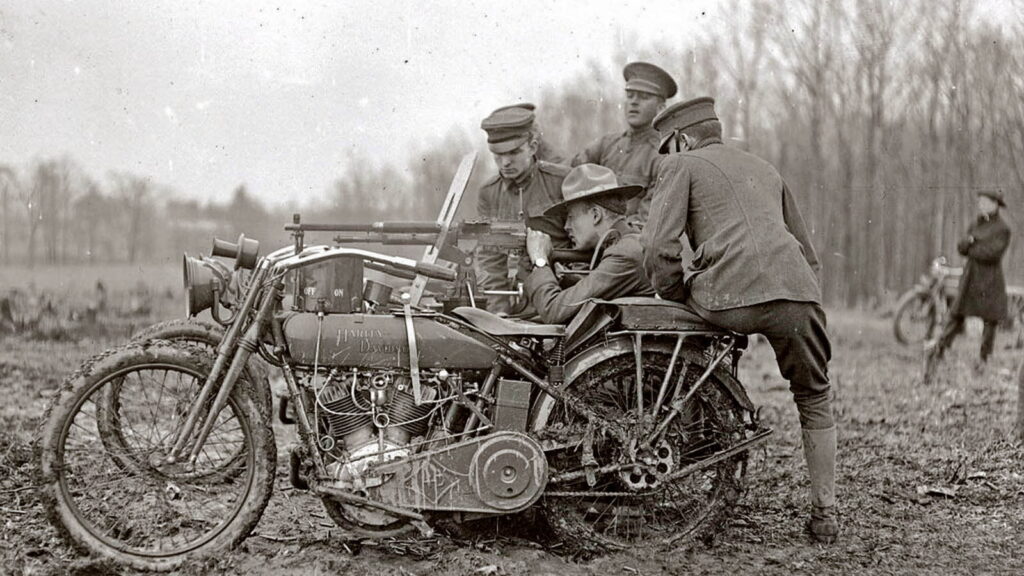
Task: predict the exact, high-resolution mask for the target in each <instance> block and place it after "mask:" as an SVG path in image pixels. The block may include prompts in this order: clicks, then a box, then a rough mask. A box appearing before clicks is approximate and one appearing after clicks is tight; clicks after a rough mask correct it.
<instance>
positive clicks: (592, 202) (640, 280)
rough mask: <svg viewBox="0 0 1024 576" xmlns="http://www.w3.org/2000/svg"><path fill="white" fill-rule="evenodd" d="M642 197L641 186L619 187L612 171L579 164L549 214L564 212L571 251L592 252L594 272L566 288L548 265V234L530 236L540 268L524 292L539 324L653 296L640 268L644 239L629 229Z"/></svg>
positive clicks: (530, 249)
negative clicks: (596, 305)
mask: <svg viewBox="0 0 1024 576" xmlns="http://www.w3.org/2000/svg"><path fill="white" fill-rule="evenodd" d="M641 192H643V187H641V186H620V185H619V183H618V181H617V180H616V178H615V173H614V172H612V171H611V169H610V168H605V167H604V166H598V165H596V164H581V165H579V166H577V167H575V168H573V169H572V170H571V171H570V172H569V174H568V175H567V176H566V177H565V181H563V182H562V196H563V197H564V198H565V199H564V200H563V201H562V202H561V203H559V204H556V205H554V206H552V207H551V208H549V209H548V212H554V211H563V210H564V212H565V230H566V231H567V232H568V233H569V238H570V239H571V240H572V244H573V248H575V249H577V250H593V251H594V258H593V260H592V261H591V266H590V268H591V270H590V273H589V274H587V275H586V276H585V277H584V278H583V279H582V280H580V281H579V282H577V283H576V284H574V285H573V286H571V287H569V288H566V289H563V288H562V287H560V286H559V283H558V279H557V278H556V277H555V274H554V272H552V270H551V266H549V265H547V260H548V257H549V256H550V251H551V244H550V242H548V241H547V237H546V235H545V234H544V233H543V232H540V231H536V230H531V231H530V232H529V235H528V237H527V241H526V250H527V253H528V254H529V256H530V260H531V262H534V263H535V264H536V266H535V268H534V269H533V272H531V273H530V276H529V277H528V278H527V279H526V283H525V286H524V287H525V290H526V293H527V294H528V295H529V297H530V302H531V303H532V304H533V306H534V308H536V309H537V313H538V314H539V315H540V317H541V320H543V321H544V322H546V323H548V324H562V323H565V322H568V321H569V320H571V319H572V317H573V316H574V315H575V314H576V312H577V311H578V310H579V308H580V306H582V305H583V304H584V303H585V302H586V301H587V300H588V299H590V298H601V299H606V300H610V299H612V298H619V297H621V296H653V295H654V290H653V289H652V288H651V285H650V283H648V282H647V278H646V277H645V276H644V271H643V268H642V267H641V257H642V252H641V248H640V235H639V234H637V233H636V232H635V231H634V230H633V229H632V228H630V227H629V226H627V225H626V207H627V205H628V202H629V200H630V199H631V198H633V197H634V196H636V195H637V194H640V193H641Z"/></svg>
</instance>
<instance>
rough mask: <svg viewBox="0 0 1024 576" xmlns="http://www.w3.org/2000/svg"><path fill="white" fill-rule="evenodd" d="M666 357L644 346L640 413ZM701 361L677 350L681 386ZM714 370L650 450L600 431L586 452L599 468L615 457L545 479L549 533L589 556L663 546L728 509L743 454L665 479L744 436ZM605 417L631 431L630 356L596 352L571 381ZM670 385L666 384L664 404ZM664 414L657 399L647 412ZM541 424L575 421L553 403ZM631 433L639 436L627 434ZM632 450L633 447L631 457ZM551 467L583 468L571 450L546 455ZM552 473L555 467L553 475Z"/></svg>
mask: <svg viewBox="0 0 1024 576" xmlns="http://www.w3.org/2000/svg"><path fill="white" fill-rule="evenodd" d="M669 358H670V356H669V355H668V354H660V353H650V352H648V353H645V356H644V362H643V374H644V377H643V386H642V391H643V406H644V409H645V410H646V411H647V413H648V414H650V411H651V410H652V407H653V406H654V404H655V400H656V398H657V395H658V391H659V387H660V386H661V382H662V380H663V379H664V376H665V370H666V368H667V366H668V364H669ZM706 365H707V360H706V359H705V358H704V356H703V355H702V354H701V353H700V352H699V351H697V350H691V349H683V350H682V351H681V353H680V357H679V359H678V360H677V364H676V372H675V374H676V376H674V377H673V379H675V380H676V382H677V383H679V382H681V383H682V386H683V389H682V392H683V393H685V392H686V390H687V389H689V386H691V385H692V384H693V383H694V382H695V381H696V380H697V379H698V378H699V377H700V374H701V373H702V372H703V370H704V366H706ZM727 377H728V376H727V375H726V374H725V373H724V372H722V373H718V372H716V373H715V374H714V375H712V377H711V379H710V380H709V381H707V382H705V383H704V384H703V385H702V386H701V388H700V389H699V390H698V391H697V393H696V394H695V395H694V396H693V397H691V398H690V400H689V401H688V402H687V405H686V408H685V410H684V411H682V412H681V413H680V414H679V416H677V417H676V418H675V419H674V420H673V422H672V424H671V425H669V427H668V428H667V429H666V431H665V433H664V435H663V436H662V437H661V439H660V440H659V441H658V442H656V443H655V444H654V445H653V446H652V447H651V448H650V449H647V450H642V451H638V450H636V444H635V442H631V444H632V445H631V446H627V445H623V444H622V443H620V442H618V441H617V440H614V439H613V438H611V437H610V436H609V435H604V436H600V435H599V436H597V437H596V438H595V442H594V457H595V459H596V460H597V462H598V465H599V466H606V465H609V464H622V465H625V466H624V467H623V468H622V469H621V470H618V471H615V472H611V473H606V474H603V475H597V476H596V480H597V483H596V484H595V485H594V486H589V485H588V483H587V482H586V480H585V479H582V478H581V479H580V480H578V481H575V480H574V481H572V482H571V483H563V484H558V485H549V486H548V492H547V493H546V494H545V501H544V505H545V508H546V514H547V516H548V523H549V525H550V526H551V528H552V530H553V531H554V532H555V534H556V535H557V536H558V537H559V538H560V539H561V540H562V541H563V542H564V544H565V545H567V546H568V547H569V549H570V550H571V551H573V552H575V553H583V554H591V553H595V552H603V551H607V550H615V549H622V548H626V547H632V546H636V545H640V544H656V545H657V544H671V543H673V542H676V541H678V540H681V539H683V538H687V537H694V536H698V535H704V534H710V533H711V531H713V530H714V529H715V528H717V527H718V525H719V524H720V522H721V521H722V520H723V519H724V517H725V515H726V514H727V513H728V512H729V511H730V510H731V509H732V507H733V505H734V504H735V502H736V500H737V499H738V497H739V494H740V491H741V489H742V478H743V475H744V473H745V471H746V466H745V453H741V454H740V455H738V456H734V457H732V458H728V459H725V460H722V461H721V462H718V463H717V464H714V465H711V466H709V467H707V468H704V469H703V470H700V471H699V472H696V473H693V474H689V475H684V476H681V477H677V478H674V477H673V476H672V475H673V473H675V472H679V471H680V470H682V469H683V468H685V467H686V466H689V465H691V464H694V463H697V462H700V461H701V460H702V459H704V458H707V457H710V456H712V455H713V454H715V453H716V452H720V451H722V450H724V449H727V448H729V447H731V446H734V445H735V444H736V443H737V442H739V441H741V440H742V439H743V438H744V436H745V433H746V432H745V430H746V426H745V424H744V414H745V412H744V411H743V410H742V408H740V407H739V406H738V405H737V404H736V402H735V400H733V398H732V397H731V396H730V395H729V393H728V391H727V390H726V389H725V387H724V385H723V384H722V383H721V378H727ZM573 389H574V391H575V393H576V394H577V397H579V398H583V399H586V400H587V401H588V403H589V405H590V406H591V407H593V408H594V409H595V410H596V411H597V412H598V413H600V414H601V415H602V416H604V417H605V418H608V419H611V420H614V421H617V422H620V423H622V424H624V425H626V426H627V428H628V429H630V430H633V431H637V430H638V429H639V419H638V417H637V409H636V405H637V400H636V396H637V394H636V363H635V360H634V358H633V356H632V355H627V356H619V357H616V358H612V359H609V360H606V361H605V362H603V363H601V364H599V365H597V366H596V367H594V368H592V369H591V370H589V371H588V372H587V373H586V374H583V375H582V376H580V378H579V380H577V381H576V383H575V384H574V385H573ZM673 393H674V386H670V388H669V390H668V394H667V395H666V396H667V399H666V400H665V404H666V405H667V404H669V402H670V400H671V398H672V395H673ZM667 413H668V408H667V407H663V408H662V409H661V410H660V413H659V414H658V418H657V419H656V420H660V418H663V417H664V416H665V415H666V414H667ZM548 428H549V429H551V430H558V429H562V430H575V431H576V432H577V433H578V432H579V430H580V429H582V428H585V423H584V422H583V421H582V418H581V417H579V416H576V415H575V414H573V413H572V412H570V411H568V410H567V409H566V408H565V407H564V406H558V407H556V408H555V410H554V412H553V413H552V415H551V418H550V419H549V424H548ZM630 435H631V436H635V437H639V436H640V434H639V433H637V432H633V433H631V434H630ZM634 454H635V455H634ZM551 462H552V466H553V467H554V468H556V469H557V473H564V472H573V471H579V470H583V467H582V465H581V453H580V451H579V449H576V450H571V451H563V452H561V453H555V454H553V456H552V459H551ZM557 473H556V474H557Z"/></svg>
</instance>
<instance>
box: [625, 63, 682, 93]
mask: <svg viewBox="0 0 1024 576" xmlns="http://www.w3.org/2000/svg"><path fill="white" fill-rule="evenodd" d="M622 77H623V78H625V79H626V90H636V91H638V92H646V93H648V94H654V95H655V96H661V97H662V98H665V99H668V98H671V97H673V96H675V95H676V81H675V80H673V79H672V76H669V73H668V72H665V71H664V70H662V69H661V68H659V67H657V66H655V65H654V64H649V63H647V62H630V63H629V64H626V66H625V67H624V68H623V69H622Z"/></svg>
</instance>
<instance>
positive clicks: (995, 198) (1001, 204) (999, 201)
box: [977, 192, 1006, 208]
mask: <svg viewBox="0 0 1024 576" xmlns="http://www.w3.org/2000/svg"><path fill="white" fill-rule="evenodd" d="M977 194H978V196H984V197H985V198H988V199H990V200H992V201H993V202H995V203H996V204H998V205H999V207H1000V208H1006V200H1003V199H1002V198H1000V197H998V196H995V195H994V194H989V193H988V192H978V193H977Z"/></svg>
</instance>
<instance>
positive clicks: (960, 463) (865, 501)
mask: <svg viewBox="0 0 1024 576" xmlns="http://www.w3.org/2000/svg"><path fill="white" fill-rule="evenodd" d="M830 321H831V326H830V328H831V331H832V335H833V349H834V356H835V358H834V360H833V362H832V365H831V373H832V376H833V382H834V384H835V387H836V393H837V412H838V421H839V424H840V426H841V431H840V449H841V462H840V469H839V474H838V478H839V485H840V491H839V493H840V497H841V502H842V535H841V538H840V541H839V543H838V544H836V545H834V546H830V547H822V546H818V545H814V544H812V543H811V542H810V540H809V539H808V537H807V536H806V535H805V534H804V532H803V520H804V517H805V514H806V508H807V505H806V491H807V481H806V479H805V477H804V472H803V463H802V455H801V453H800V447H799V430H798V426H797V419H796V411H795V408H794V407H793V406H792V403H791V401H790V398H789V392H788V389H787V388H786V386H785V384H784V382H783V381H782V380H781V378H780V377H779V375H778V372H777V370H776V369H775V366H774V361H773V358H772V354H771V350H770V348H768V347H767V345H764V344H761V345H758V346H755V347H754V348H753V350H751V351H750V353H749V354H748V355H747V356H746V357H745V358H744V361H743V364H742V381H743V382H744V383H745V384H746V385H747V386H748V388H749V390H750V393H751V397H752V398H753V399H754V401H755V402H756V403H757V404H759V405H761V406H763V411H762V414H763V415H762V418H763V419H764V420H765V421H766V422H767V423H768V425H770V426H771V427H773V428H774V429H775V430H776V432H777V433H776V435H775V437H774V438H773V439H772V440H770V441H769V443H768V444H767V446H766V448H764V449H762V450H759V451H758V452H757V453H756V454H754V455H753V457H752V459H751V466H750V469H749V473H748V480H749V482H748V490H747V492H746V493H745V494H744V496H743V498H742V500H741V505H740V507H739V508H738V509H737V511H736V513H735V515H734V517H733V519H732V521H731V522H730V523H729V525H728V526H727V527H726V529H725V530H723V531H722V532H721V533H720V534H719V535H718V538H717V539H716V541H715V542H714V543H713V544H712V545H710V546H709V545H707V544H705V543H702V542H697V543H691V544H688V545H684V546H680V547H678V548H677V549H674V550H668V551H659V550H651V549H646V548H642V547H638V548H637V549H634V550H630V551H627V552H623V553H617V554H612V555H609V556H605V557H601V558H596V559H590V560H587V561H575V560H573V559H572V558H565V557H562V556H561V555H559V553H558V549H557V547H551V546H550V543H549V542H546V541H545V540H544V539H543V538H542V537H538V540H539V541H531V540H529V539H527V538H524V536H529V534H523V533H522V531H520V532H519V533H518V534H516V533H510V532H509V531H508V530H507V527H502V526H500V525H499V526H497V527H495V526H490V527H487V528H486V529H485V530H484V532H483V533H482V534H480V535H478V536H477V537H476V538H474V539H470V540H457V539H452V538H448V537H432V538H425V539H407V540H390V541H382V542H373V541H357V540H352V539H350V538H348V537H346V535H345V534H344V533H343V532H341V531H340V530H339V529H337V528H335V527H333V526H332V525H331V524H330V522H329V520H327V519H326V517H325V516H324V514H323V513H322V512H321V508H320V505H319V502H318V501H317V500H316V499H315V498H312V497H310V496H308V495H307V494H305V493H301V492H297V491H295V490H292V489H291V487H290V486H289V484H288V480H287V476H286V472H287V470H286V462H285V460H284V459H283V458H282V459H281V466H280V467H279V478H278V482H277V489H276V491H275V493H274V496H273V498H272V500H271V503H270V506H269V507H268V509H267V512H266V514H265V515H264V517H263V519H262V521H261V522H260V524H259V526H258V528H257V531H256V533H254V534H253V535H252V536H251V537H250V538H249V539H248V540H246V541H245V542H244V543H243V544H242V545H241V546H240V547H239V548H237V549H236V550H233V551H230V552H226V553H225V554H223V555H222V556H220V557H219V558H216V559H211V560H208V561H205V562H197V563H193V564H190V565H187V566H185V567H184V568H183V569H182V570H180V572H179V573H181V574H189V575H198V574H222V573H248V574H318V573H351V574H400V575H408V574H443V575H454V574H483V575H492V574H559V575H561V576H569V575H573V574H682V573H692V574H723V573H728V574H787V575H788V574H794V573H795V574H864V573H870V574H907V573H914V574H990V573H991V574H1011V573H1020V570H1021V561H1022V560H1021V558H1022V555H1021V552H1020V545H1021V536H1022V534H1024V470H1022V456H1024V449H1022V446H1021V444H1020V443H1019V442H1016V441H1015V440H1014V430H1013V424H1014V420H1015V416H1016V412H1015V411H1016V409H1017V403H1016V397H1017V396H1016V395H1017V392H1016V383H1015V380H1014V376H1013V369H1014V368H1015V366H1016V363H1017V361H1018V360H1019V358H1020V357H1021V356H1022V351H1020V350H1013V349H1004V348H1003V346H1002V345H1001V344H1002V343H1003V342H1009V341H1010V340H1011V337H1010V336H1009V335H1006V334H1003V335H1001V336H1000V337H1001V338H1002V340H1003V342H999V344H1000V345H999V346H998V351H997V354H996V355H995V357H994V359H993V361H992V362H991V365H990V366H989V367H988V368H987V369H986V370H985V371H984V372H983V373H981V374H978V373H976V372H975V371H974V369H973V366H972V362H973V359H974V357H975V355H976V348H977V345H978V340H977V335H974V336H973V337H969V338H967V339H962V340H961V341H960V342H958V345H957V346H956V347H955V349H954V350H953V351H952V353H951V354H950V355H949V359H948V361H947V363H946V364H945V365H944V367H943V369H942V370H941V371H940V374H939V377H938V378H937V380H936V381H935V382H934V383H932V384H931V385H928V386H924V385H922V384H921V381H920V376H919V374H920V368H921V355H920V352H919V350H914V349H909V348H902V347H899V346H898V345H896V344H895V343H894V341H893V339H892V337H891V334H890V326H889V323H888V322H889V320H887V319H883V318H876V317H867V316H862V315H856V314H852V313H845V312H844V313H833V314H831V316H830ZM112 343H114V341H113V340H112V339H110V338H109V337H108V338H96V339H87V340H85V341H81V342H51V341H40V340H28V339H24V338H20V337H7V338H4V339H2V340H0V399H2V400H0V507H2V510H0V518H2V521H0V555H2V558H0V573H11V574H64V573H69V572H70V573H80V574H107V573H112V574H118V573H123V574H128V573H131V572H130V571H126V570H120V569H118V567H116V566H112V565H109V564H104V563H101V562H97V561H94V560H91V559H89V558H87V557H83V556H81V555H79V554H77V553H76V552H74V551H73V550H71V549H70V548H68V547H67V546H66V545H65V544H64V543H63V542H62V541H61V540H60V539H59V538H58V537H57V536H56V532H55V531H54V530H53V529H52V528H51V527H50V526H49V525H48V524H47V523H46V520H45V519H44V518H43V515H42V511H41V509H40V507H39V505H38V502H37V499H36V495H35V493H34V488H33V484H32V483H33V467H34V462H33V460H32V454H31V448H30V443H31V441H32V434H33V431H34V429H35V425H36V419H37V418H38V417H39V415H40V414H41V413H42V411H43V409H44V407H45V405H46V403H47V402H48V400H49V397H50V395H51V393H52V391H53V390H54V389H55V388H56V387H57V386H58V384H59V382H60V381H61V379H62V378H63V377H64V376H65V375H66V373H68V372H69V371H70V370H72V369H74V367H75V366H76V365H77V364H78V363H80V362H81V361H82V360H83V359H85V358H86V357H88V356H89V355H91V354H93V353H95V352H97V351H99V350H100V349H102V348H104V347H106V346H108V345H110V344H112ZM278 432H279V434H278V437H279V442H280V443H281V444H282V446H281V448H282V449H281V450H279V452H280V453H282V454H284V453H286V452H285V451H284V448H285V446H284V445H285V444H286V443H287V442H288V441H289V434H287V431H286V430H283V429H281V428H280V426H279V427H278ZM510 534H511V535H510Z"/></svg>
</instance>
